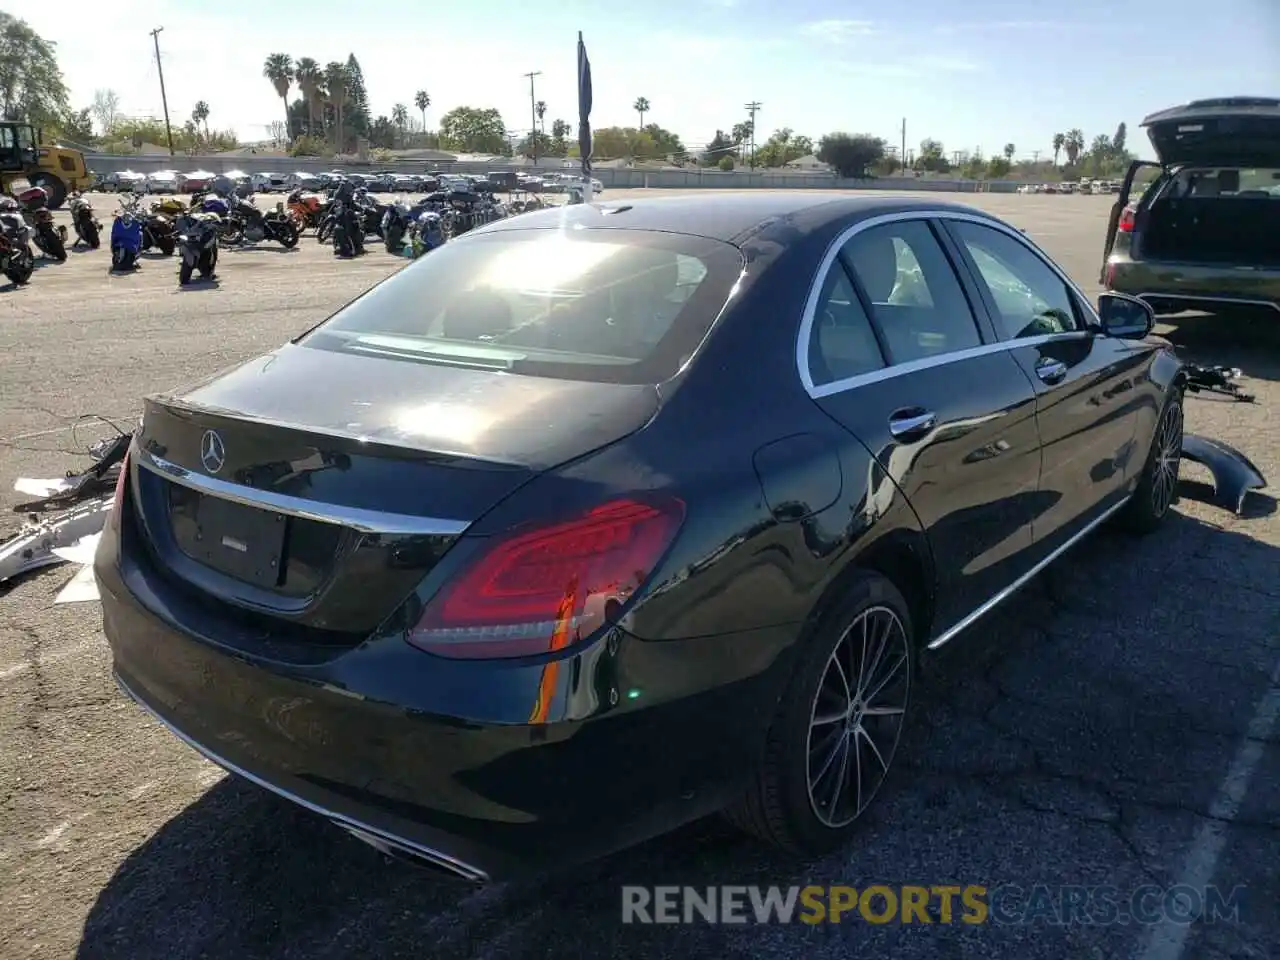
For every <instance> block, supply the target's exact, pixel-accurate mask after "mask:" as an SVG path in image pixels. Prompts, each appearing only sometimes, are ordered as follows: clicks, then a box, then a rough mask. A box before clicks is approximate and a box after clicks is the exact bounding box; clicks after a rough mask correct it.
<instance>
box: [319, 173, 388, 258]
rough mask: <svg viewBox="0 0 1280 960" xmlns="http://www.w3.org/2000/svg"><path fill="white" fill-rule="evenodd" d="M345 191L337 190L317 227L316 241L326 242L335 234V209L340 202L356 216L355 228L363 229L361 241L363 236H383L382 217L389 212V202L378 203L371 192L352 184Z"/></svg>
mask: <svg viewBox="0 0 1280 960" xmlns="http://www.w3.org/2000/svg"><path fill="white" fill-rule="evenodd" d="M346 187H347V189H346V191H345V193H343V192H341V189H342V188H341V187H340V188H339V191H335V193H334V195H333V198H332V199H331V200H330V203H329V211H328V213H327V214H326V215H325V217H324V219H323V220H322V221H321V222H320V226H319V227H317V228H316V242H317V243H325V242H327V241H328V240H329V239H330V238H331V237H332V236H333V229H334V225H335V223H336V217H335V215H334V211H335V210H336V208H337V205H338V203H339V202H341V203H342V204H343V206H344V208H345V209H346V210H347V211H348V212H349V213H350V214H351V215H352V216H353V217H354V218H355V220H354V223H355V229H356V230H359V231H361V243H362V245H363V238H364V237H367V236H370V235H376V236H378V237H381V236H382V218H383V216H384V215H385V214H386V212H387V204H385V203H378V201H376V200H374V199H373V198H372V197H370V196H369V192H368V191H367V190H365V189H364V188H363V187H361V188H360V189H358V190H351V189H350V185H349V184H348V185H346Z"/></svg>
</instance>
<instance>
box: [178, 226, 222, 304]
mask: <svg viewBox="0 0 1280 960" xmlns="http://www.w3.org/2000/svg"><path fill="white" fill-rule="evenodd" d="M220 222H221V221H220V218H219V217H218V215H217V214H215V213H203V212H201V213H188V214H187V215H186V216H184V217H183V218H182V219H180V220H179V221H178V255H179V257H181V262H180V263H179V264H178V286H180V287H185V286H186V285H187V284H189V283H190V282H191V275H192V273H194V272H195V271H197V270H198V271H199V272H200V277H201V279H203V280H215V279H217V275H216V274H215V273H214V269H215V268H216V267H217V265H218V234H219V232H220V231H219V226H220Z"/></svg>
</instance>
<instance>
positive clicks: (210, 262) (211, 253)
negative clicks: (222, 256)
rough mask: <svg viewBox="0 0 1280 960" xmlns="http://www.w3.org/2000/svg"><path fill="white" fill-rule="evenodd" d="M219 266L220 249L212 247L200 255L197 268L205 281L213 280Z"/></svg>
mask: <svg viewBox="0 0 1280 960" xmlns="http://www.w3.org/2000/svg"><path fill="white" fill-rule="evenodd" d="M217 265H218V248H217V247H210V248H209V249H208V250H206V251H205V252H204V253H202V254H200V259H199V260H198V261H197V262H196V266H197V267H198V268H199V270H200V276H201V277H203V278H204V279H205V280H212V279H213V270H214V268H215V267H216V266H217Z"/></svg>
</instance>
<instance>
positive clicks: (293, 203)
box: [286, 187, 329, 234]
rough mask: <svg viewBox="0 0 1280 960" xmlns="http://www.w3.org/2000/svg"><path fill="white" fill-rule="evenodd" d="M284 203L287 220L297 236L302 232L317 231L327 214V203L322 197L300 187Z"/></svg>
mask: <svg viewBox="0 0 1280 960" xmlns="http://www.w3.org/2000/svg"><path fill="white" fill-rule="evenodd" d="M286 202H287V203H288V208H289V219H290V220H291V221H292V222H293V225H294V228H295V229H297V231H298V233H299V234H301V233H302V232H303V231H304V230H310V229H318V228H319V227H320V224H321V223H322V222H323V221H324V218H325V215H326V214H327V213H328V212H329V202H328V201H327V200H326V199H325V198H324V197H322V196H320V194H318V193H312V192H310V191H304V190H303V189H302V188H301V187H299V188H298V189H296V190H294V191H293V192H292V193H291V194H289V197H288V199H287V201H286Z"/></svg>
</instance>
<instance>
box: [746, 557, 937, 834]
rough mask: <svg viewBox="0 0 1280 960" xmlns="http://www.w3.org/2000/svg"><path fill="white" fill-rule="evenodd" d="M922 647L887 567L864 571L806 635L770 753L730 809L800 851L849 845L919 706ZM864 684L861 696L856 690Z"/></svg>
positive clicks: (749, 828)
mask: <svg viewBox="0 0 1280 960" xmlns="http://www.w3.org/2000/svg"><path fill="white" fill-rule="evenodd" d="M881 641H883V642H881ZM915 650H916V648H915V638H914V635H913V627H912V620H911V614H910V611H909V609H908V607H907V603H906V601H905V600H904V599H903V597H902V594H901V593H900V592H899V591H898V589H897V588H896V587H895V586H894V585H893V584H892V583H891V582H890V581H889V580H887V579H886V578H884V577H882V576H880V575H878V574H874V573H869V572H864V573H859V574H857V576H856V579H854V580H853V582H852V583H850V584H848V585H847V586H846V587H845V588H844V589H843V590H842V597H841V599H840V601H839V603H838V604H837V606H835V607H834V608H833V609H832V610H830V611H829V612H828V613H827V614H826V615H825V616H824V617H823V618H822V620H821V621H820V622H819V624H818V626H817V628H816V629H815V630H814V631H813V632H812V633H811V634H810V635H809V636H808V637H807V639H805V640H802V641H801V646H800V648H799V658H798V661H797V663H796V665H795V670H794V673H793V675H792V677H791V681H790V684H789V686H788V688H787V691H786V693H785V694H784V695H783V697H782V700H781V701H780V703H779V705H778V710H777V713H776V715H775V717H774V720H773V723H772V725H771V726H770V730H769V734H768V738H767V741H766V744H765V755H764V758H763V760H762V762H761V764H760V767H759V769H758V770H757V771H756V774H755V777H754V781H753V783H752V784H751V786H750V788H749V789H748V791H747V792H746V794H745V795H744V796H743V797H742V798H741V799H740V800H738V801H737V802H736V803H734V804H733V805H732V806H731V807H730V808H729V809H727V810H726V811H725V816H726V818H727V819H728V820H729V821H730V822H731V823H733V824H734V825H735V826H737V827H738V828H739V829H742V830H744V831H746V832H747V833H750V834H753V835H754V836H756V837H758V838H760V839H761V840H764V841H765V842H767V843H769V844H771V845H772V846H775V847H778V848H780V849H782V850H784V851H786V852H788V853H791V854H795V855H799V856H815V855H821V854H824V853H828V852H830V851H832V850H835V849H838V848H840V847H843V846H844V845H845V844H846V843H847V842H848V841H849V839H850V837H851V836H852V834H853V833H854V831H855V830H856V829H857V827H858V820H859V818H860V817H861V815H862V814H863V812H864V811H865V810H866V809H867V807H868V806H869V805H870V803H871V802H872V800H873V799H874V797H875V795H876V794H877V793H878V792H879V789H880V786H881V785H882V784H883V782H884V780H885V779H886V777H887V776H888V773H889V770H890V769H891V768H892V765H893V758H894V755H895V754H896V753H897V747H898V741H899V740H900V738H901V734H902V730H903V729H904V726H905V724H906V722H907V717H908V711H909V709H910V698H911V692H912V681H913V680H914V668H915V655H916V654H915ZM877 651H879V656H877V655H876V653H877ZM867 668H869V669H867ZM860 670H861V671H862V679H861V682H860V683H859V682H858V676H859V671H860ZM849 678H852V680H850V679H849ZM859 687H860V688H861V691H862V692H861V694H860V695H858V696H852V697H851V696H849V695H848V691H849V690H850V689H857V688H859ZM876 688H878V689H876ZM868 692H870V693H871V695H870V696H867V693H868ZM842 696H843V698H844V699H843V701H842V699H841V698H842ZM859 703H860V704H861V705H862V706H863V707H867V708H869V709H870V710H874V712H863V711H862V710H861V709H859V707H858V704H859ZM842 704H843V705H842ZM855 747H856V749H854V748H855ZM859 758H861V761H862V763H861V764H859V763H858V762H857V761H858V759H859Z"/></svg>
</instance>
